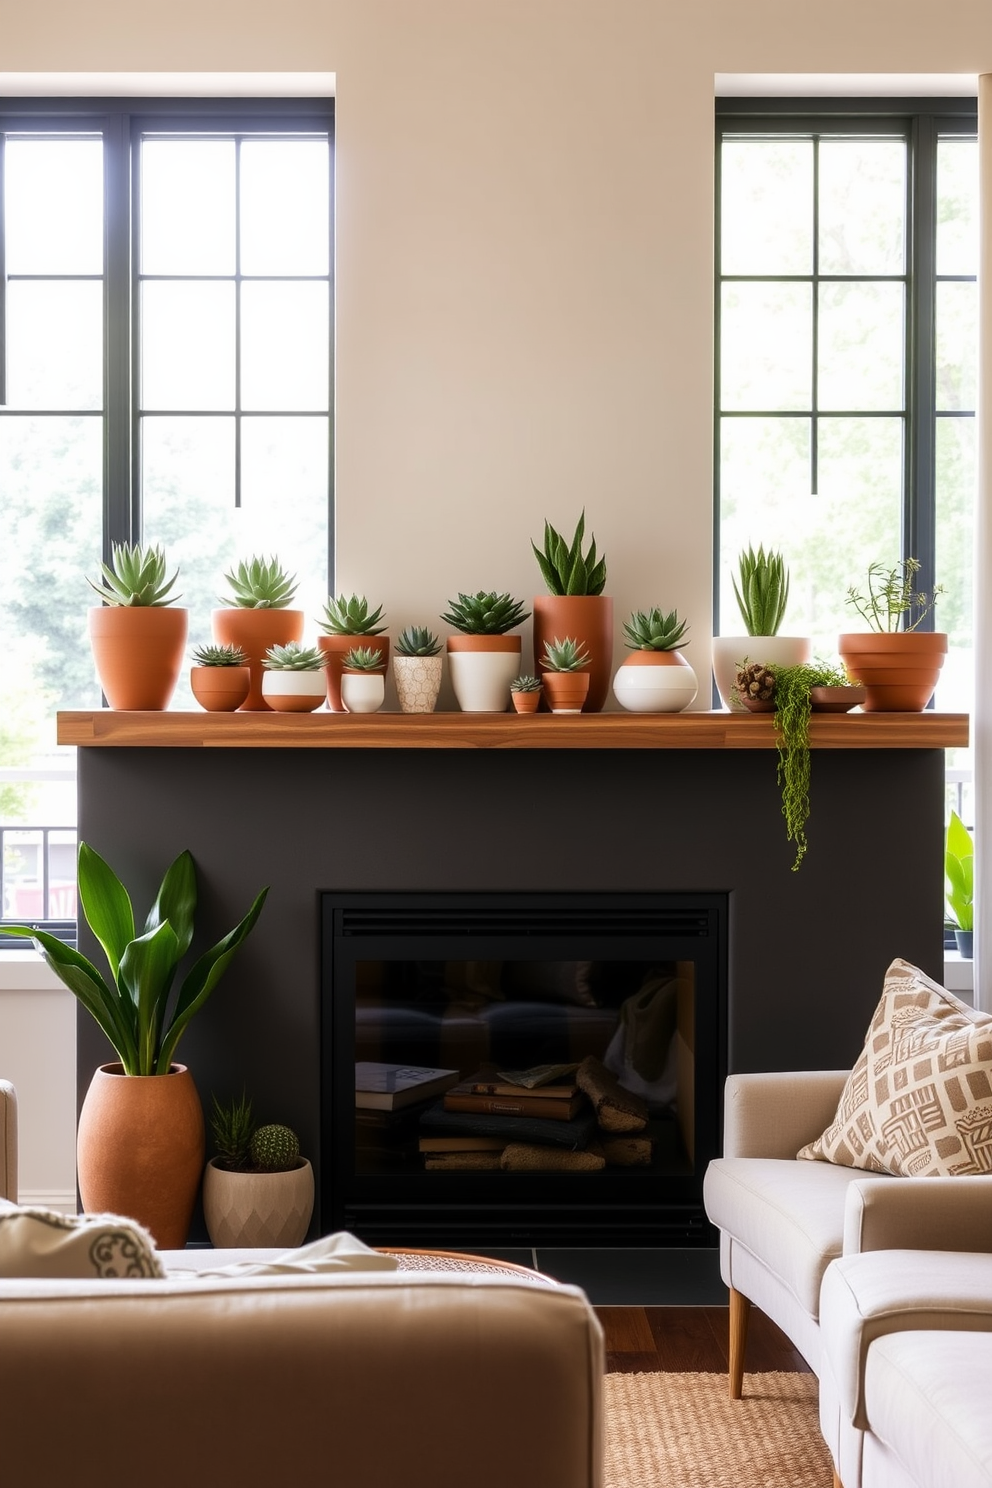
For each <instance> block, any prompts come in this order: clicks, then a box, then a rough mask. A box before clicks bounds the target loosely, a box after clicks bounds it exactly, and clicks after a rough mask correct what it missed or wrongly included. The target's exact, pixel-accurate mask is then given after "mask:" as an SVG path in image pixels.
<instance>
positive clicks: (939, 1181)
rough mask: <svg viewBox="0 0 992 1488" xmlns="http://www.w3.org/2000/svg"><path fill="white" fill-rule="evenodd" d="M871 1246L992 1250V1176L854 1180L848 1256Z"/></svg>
mask: <svg viewBox="0 0 992 1488" xmlns="http://www.w3.org/2000/svg"><path fill="white" fill-rule="evenodd" d="M866 1250H969V1251H990V1252H992V1175H990V1176H989V1177H988V1178H986V1177H969V1178H864V1179H861V1180H860V1181H859V1182H857V1183H852V1184H851V1186H850V1187H849V1188H848V1190H847V1198H846V1200H845V1207H844V1254H845V1255H854V1254H856V1253H858V1252H859V1251H866Z"/></svg>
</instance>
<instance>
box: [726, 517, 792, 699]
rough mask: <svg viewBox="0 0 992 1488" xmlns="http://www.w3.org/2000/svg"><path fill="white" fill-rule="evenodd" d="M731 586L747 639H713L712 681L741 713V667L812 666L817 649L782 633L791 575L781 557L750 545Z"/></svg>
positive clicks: (739, 560) (737, 636)
mask: <svg viewBox="0 0 992 1488" xmlns="http://www.w3.org/2000/svg"><path fill="white" fill-rule="evenodd" d="M732 583H733V586H734V597H735V599H736V600H737V608H738V609H739V611H740V615H741V619H742V620H743V621H744V628H745V630H746V632H747V634H746V635H743V636H740V635H730V636H716V637H714V640H713V677H714V680H715V682H716V686H717V691H718V692H719V694H720V697H721V699H722V701H723V704H724V707H726V708H729V709H730V710H731V712H741V711H742V708H743V704H742V703H741V700H740V698H739V697H738V695H737V692H736V690H735V685H734V684H735V679H736V677H737V670H738V668H739V667H740V666H741V664H742V663H744V662H760V663H761V664H763V665H771V664H774V665H775V666H799V665H800V664H801V663H803V662H806V661H809V659H810V654H811V651H812V646H811V643H810V640H809V638H808V637H807V636H783V635H779V633H778V632H779V628H780V626H781V624H782V621H783V620H784V619H785V610H786V606H787V604H788V602H789V570H788V568H787V567H786V565H785V559H784V558H783V557H782V554H781V553H779V552H773V551H771V550H769V552H767V553H766V552H765V550H764V547H759V548H758V551H757V552H755V551H754V549H753V548H752V547H751V546H750V545H748V547H747V548H746V549H745V551H744V552H742V553H741V554H740V556H739V558H738V560H737V574H736V576H734V577H733V578H732Z"/></svg>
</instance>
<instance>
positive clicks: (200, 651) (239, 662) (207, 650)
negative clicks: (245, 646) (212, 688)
mask: <svg viewBox="0 0 992 1488" xmlns="http://www.w3.org/2000/svg"><path fill="white" fill-rule="evenodd" d="M193 660H194V661H195V662H196V664H197V666H205V667H241V666H247V665H248V658H247V656H246V655H245V653H244V652H243V651H242V649H241V647H240V646H235V645H224V646H215V645H206V646H195V647H194V649H193Z"/></svg>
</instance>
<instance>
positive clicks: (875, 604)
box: [847, 558, 944, 632]
mask: <svg viewBox="0 0 992 1488" xmlns="http://www.w3.org/2000/svg"><path fill="white" fill-rule="evenodd" d="M919 571H920V561H919V559H918V558H904V559H903V560H902V562H901V563H897V564H895V565H894V567H892V568H886V567H885V564H884V563H872V564H869V566H868V585H867V593H866V594H862V593H861V591H860V590H858V589H855V588H854V587H853V585H852V587H851V588H850V589H848V591H847V603H848V604H849V605H852V606H853V607H854V609H856V610H857V612H858V614H859V615H860V616H861V618H862V620H865V621H867V624H868V628H869V630H877V631H886V632H889V631H895V630H906V631H909V630H915V629H916V627H917V626H918V625H919V624H920V622H921V621H922V620H923V619H924V618H925V617H926V616H927V615H928V614H929V613H930V611H931V610H932V609H933V607H934V604H935V603H936V601H937V599H938V598H939V596H940V595H941V594H943V592H944V589H943V585H941V584H938V585H937V587H936V589H935V590H934V591H933V593H932V594H930V595H927V594H924V593H923V591H922V590H918V589H916V587H915V585H916V575H917V574H918V573H919ZM914 609H915V610H916V619H915V620H914V619H913V618H912V615H913V610H914ZM904 617H905V619H904Z"/></svg>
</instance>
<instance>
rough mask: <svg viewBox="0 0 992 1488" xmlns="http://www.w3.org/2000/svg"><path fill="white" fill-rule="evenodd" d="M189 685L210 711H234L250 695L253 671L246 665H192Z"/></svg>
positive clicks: (198, 699)
mask: <svg viewBox="0 0 992 1488" xmlns="http://www.w3.org/2000/svg"><path fill="white" fill-rule="evenodd" d="M189 685H190V690H191V691H192V694H193V696H194V697H195V698H196V701H197V702H198V703H199V705H200V707H201V708H206V710H207V712H208V713H233V712H234V710H235V709H236V708H240V707H241V704H242V703H243V702H244V700H245V698H246V697H247V696H248V689H249V688H250V687H251V672H250V671H249V669H248V668H247V667H246V666H240V667H239V666H233V667H228V666H213V667H212V666H192V667H190V669H189Z"/></svg>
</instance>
